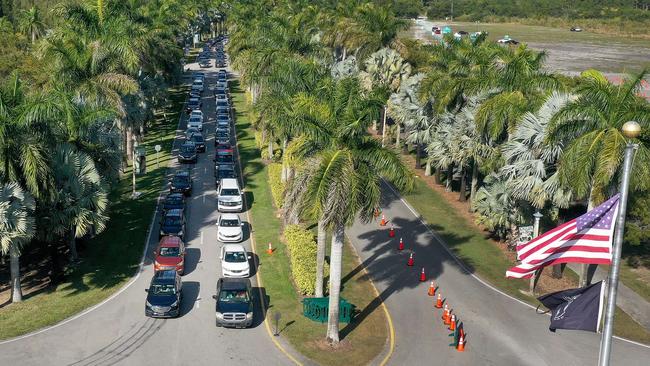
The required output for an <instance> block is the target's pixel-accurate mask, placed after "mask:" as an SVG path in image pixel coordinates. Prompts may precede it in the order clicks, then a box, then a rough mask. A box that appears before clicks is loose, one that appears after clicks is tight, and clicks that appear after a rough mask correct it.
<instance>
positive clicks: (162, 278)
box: [151, 269, 177, 284]
mask: <svg viewBox="0 0 650 366" xmlns="http://www.w3.org/2000/svg"><path fill="white" fill-rule="evenodd" d="M176 275H177V273H176V271H175V270H173V269H171V270H162V271H156V272H154V274H153V278H152V279H151V282H152V283H154V282H155V283H172V284H175V283H176Z"/></svg>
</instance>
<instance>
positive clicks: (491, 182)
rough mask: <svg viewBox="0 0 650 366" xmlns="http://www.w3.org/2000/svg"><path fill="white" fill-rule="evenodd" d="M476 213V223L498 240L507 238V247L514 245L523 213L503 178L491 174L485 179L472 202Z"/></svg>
mask: <svg viewBox="0 0 650 366" xmlns="http://www.w3.org/2000/svg"><path fill="white" fill-rule="evenodd" d="M472 205H473V209H474V212H476V223H477V224H479V225H482V226H484V227H485V228H486V229H488V230H489V231H490V232H493V233H494V234H495V235H496V236H497V237H498V238H500V239H506V238H509V239H510V240H509V246H510V247H512V246H513V245H514V243H515V235H516V233H517V224H519V223H520V222H522V220H523V217H525V216H526V215H525V214H524V213H523V211H522V208H523V206H521V205H520V204H518V202H517V200H516V199H515V198H514V197H513V195H512V191H510V189H508V182H507V180H506V178H505V176H501V175H498V174H491V175H488V176H487V177H486V178H485V186H483V187H481V188H480V189H479V190H478V191H477V192H476V197H475V198H474V200H473V201H472Z"/></svg>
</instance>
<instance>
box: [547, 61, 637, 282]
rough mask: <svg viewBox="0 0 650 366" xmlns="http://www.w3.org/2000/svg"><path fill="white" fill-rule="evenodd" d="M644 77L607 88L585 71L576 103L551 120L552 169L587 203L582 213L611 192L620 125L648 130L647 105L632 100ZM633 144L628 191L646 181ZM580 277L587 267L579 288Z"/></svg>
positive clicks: (621, 147)
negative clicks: (555, 156)
mask: <svg viewBox="0 0 650 366" xmlns="http://www.w3.org/2000/svg"><path fill="white" fill-rule="evenodd" d="M646 75H647V72H646V71H645V70H644V71H642V72H641V73H639V74H638V75H635V76H634V77H630V78H628V79H627V80H626V81H625V82H624V83H623V84H621V85H613V84H611V83H610V82H609V81H608V80H607V79H606V78H605V76H604V75H603V74H602V73H600V72H598V71H595V70H589V71H585V72H584V73H583V74H582V80H581V81H582V83H581V84H580V85H579V86H578V88H577V90H576V93H577V95H578V97H577V99H575V100H573V101H571V102H569V103H567V104H566V105H565V106H564V107H563V108H562V109H560V110H559V111H558V112H557V113H556V114H555V116H554V117H553V119H552V121H551V125H550V134H549V140H550V141H559V142H563V143H564V144H565V146H566V148H565V150H564V153H563V154H562V156H561V157H560V161H559V165H558V173H559V180H560V182H561V183H562V184H563V185H565V186H567V187H570V188H571V189H572V190H573V192H574V193H575V194H576V196H577V197H580V198H586V199H587V202H588V207H587V210H591V209H593V208H594V207H596V206H597V205H598V204H599V203H601V202H603V201H604V200H605V199H606V197H607V195H608V193H609V192H611V191H612V190H615V187H614V186H615V184H616V182H617V181H618V177H619V176H620V169H621V163H622V159H621V157H622V156H623V150H624V149H625V145H626V143H627V138H626V137H625V136H623V134H622V133H621V126H622V125H623V124H624V123H625V122H627V121H631V120H634V121H637V122H638V123H640V124H641V126H643V127H644V128H647V127H648V125H650V106H649V105H648V103H647V101H645V100H643V99H642V98H641V97H639V96H637V95H636V92H637V91H638V90H639V88H640V85H641V82H642V81H643V80H644V78H645V76H646ZM637 143H638V144H639V148H638V150H637V152H636V156H635V159H634V168H633V169H632V189H641V188H647V186H648V182H650V151H649V150H648V146H646V145H645V144H644V143H643V141H641V140H639V141H637ZM586 274H587V266H586V265H583V269H582V271H581V274H580V283H581V285H584V284H586Z"/></svg>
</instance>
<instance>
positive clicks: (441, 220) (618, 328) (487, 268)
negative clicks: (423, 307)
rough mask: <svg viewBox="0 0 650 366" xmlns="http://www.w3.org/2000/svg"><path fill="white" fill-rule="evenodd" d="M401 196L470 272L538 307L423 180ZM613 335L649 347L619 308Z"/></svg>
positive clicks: (649, 337)
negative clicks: (507, 275) (506, 274)
mask: <svg viewBox="0 0 650 366" xmlns="http://www.w3.org/2000/svg"><path fill="white" fill-rule="evenodd" d="M403 197H404V199H405V200H406V201H408V203H409V204H410V205H411V206H412V207H413V208H414V209H415V210H416V211H417V212H418V213H419V214H420V215H422V218H423V219H424V220H425V221H426V222H427V224H428V225H429V227H430V228H431V229H432V230H434V231H435V232H436V233H437V234H438V235H439V236H440V237H441V238H442V239H443V240H444V242H445V243H446V245H447V246H448V247H449V249H450V250H451V251H452V252H453V253H454V254H455V255H456V256H457V257H458V258H459V259H460V260H462V261H463V263H464V264H465V265H466V266H467V267H468V268H469V269H470V270H471V271H472V272H475V273H476V274H477V275H478V276H479V277H481V279H483V280H485V281H487V282H489V283H490V284H492V285H494V286H495V287H497V288H499V289H500V290H502V291H503V292H505V293H507V294H509V295H511V296H513V297H516V298H518V299H521V300H523V301H526V302H528V303H530V304H534V305H535V306H537V305H538V302H537V299H536V298H534V297H532V296H528V295H526V294H524V293H522V292H521V291H526V290H528V281H527V280H516V279H508V278H506V277H505V272H506V270H507V269H508V268H510V267H512V265H513V263H512V262H511V261H510V260H509V259H508V258H507V257H506V256H505V255H504V254H503V252H502V251H501V250H500V249H499V248H498V247H497V246H496V245H494V244H493V243H491V242H490V241H489V240H488V239H486V238H485V233H484V232H482V231H480V230H478V229H477V228H476V227H474V226H473V225H471V223H469V222H467V220H466V219H465V218H464V217H462V216H461V215H459V214H458V213H457V212H456V210H455V209H454V207H452V206H451V205H449V204H448V203H447V201H446V199H445V198H444V197H442V196H441V195H440V194H438V192H436V191H435V190H433V189H431V188H430V187H429V186H428V185H427V184H426V183H425V182H424V181H423V180H421V179H416V181H415V188H414V190H413V191H412V192H410V193H407V194H403ZM565 275H568V276H573V277H577V275H575V274H574V273H573V272H571V271H569V270H567V271H565ZM614 334H616V335H617V336H620V337H623V338H628V339H631V340H634V341H637V342H643V343H649V344H650V332H648V331H647V330H646V329H645V328H643V327H642V326H641V325H639V324H638V323H637V322H635V321H634V320H632V318H630V316H629V315H627V314H626V313H625V312H623V311H622V310H621V309H619V308H617V309H616V314H615V326H614Z"/></svg>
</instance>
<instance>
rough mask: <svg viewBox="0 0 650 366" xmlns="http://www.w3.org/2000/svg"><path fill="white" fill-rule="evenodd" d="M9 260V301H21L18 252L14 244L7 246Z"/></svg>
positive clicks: (21, 291)
mask: <svg viewBox="0 0 650 366" xmlns="http://www.w3.org/2000/svg"><path fill="white" fill-rule="evenodd" d="M9 258H10V259H9V260H10V264H9V267H10V271H11V302H13V303H16V302H21V301H23V290H22V289H21V287H20V252H19V251H18V248H16V247H15V246H13V245H12V246H11V248H9Z"/></svg>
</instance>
